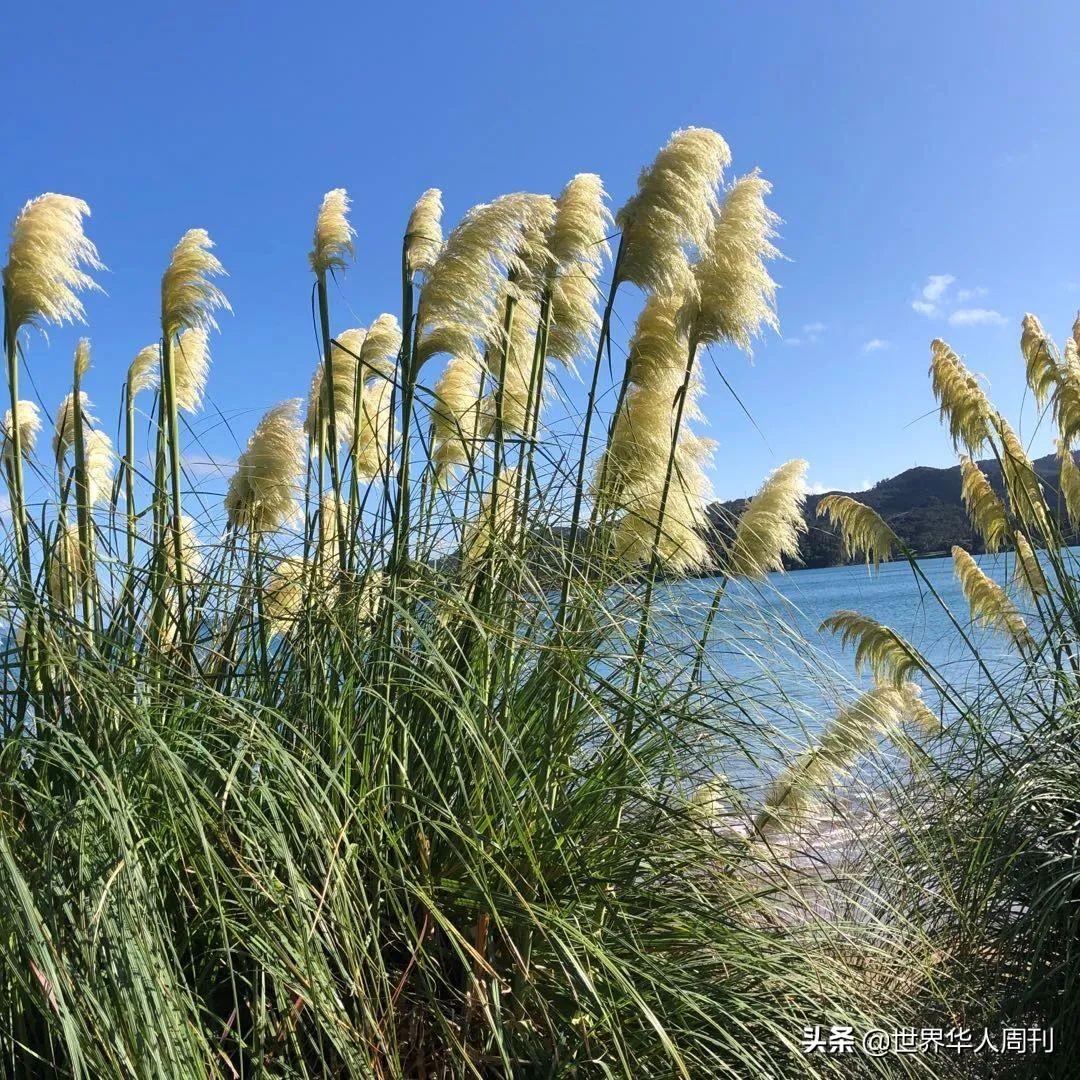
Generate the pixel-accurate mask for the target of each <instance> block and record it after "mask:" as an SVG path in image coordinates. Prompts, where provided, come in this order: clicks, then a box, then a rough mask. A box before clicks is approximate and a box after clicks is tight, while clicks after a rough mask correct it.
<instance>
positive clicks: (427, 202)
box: [405, 188, 443, 274]
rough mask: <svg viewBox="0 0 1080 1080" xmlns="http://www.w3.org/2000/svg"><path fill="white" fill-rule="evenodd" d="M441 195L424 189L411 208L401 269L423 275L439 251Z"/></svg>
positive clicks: (432, 190)
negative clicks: (403, 265)
mask: <svg viewBox="0 0 1080 1080" xmlns="http://www.w3.org/2000/svg"><path fill="white" fill-rule="evenodd" d="M442 212H443V205H442V192H441V191H440V190H439V189H438V188H428V189H427V191H425V192H424V194H423V195H421V196H420V198H419V199H417V200H416V205H415V206H414V207H413V210H412V213H411V214H410V215H409V224H408V225H407V226H406V228H405V268H406V270H408V272H409V273H410V274H416V273H421V272H422V273H427V272H428V271H429V270H430V269H431V268H432V266H434V265H435V260H436V259H437V258H438V257H439V252H440V251H441V250H442V242H443V239H442Z"/></svg>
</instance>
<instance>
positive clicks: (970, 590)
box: [952, 546, 1033, 649]
mask: <svg viewBox="0 0 1080 1080" xmlns="http://www.w3.org/2000/svg"><path fill="white" fill-rule="evenodd" d="M952 558H953V568H954V569H955V571H956V578H957V580H958V581H959V582H960V588H961V589H962V590H963V592H964V598H965V599H966V600H967V602H968V607H969V608H970V610H971V618H972V620H973V621H974V622H977V623H980V624H981V625H983V626H988V627H992V628H993V629H995V630H1000V631H1001V632H1003V633H1005V634H1007V635H1008V636H1009V637H1011V638H1012V639H1013V641H1014V642H1015V643H1016V644H1017V645H1018V646H1020V648H1021V649H1027V648H1030V647H1031V646H1032V644H1033V642H1032V639H1031V632H1030V631H1029V630H1028V626H1027V623H1026V622H1025V621H1024V616H1023V615H1021V614H1020V612H1019V611H1018V610H1017V609H1016V605H1015V604H1013V602H1012V601H1011V600H1010V599H1009V597H1008V595H1007V594H1006V592H1005V590H1004V589H1003V588H1002V587H1001V586H1000V585H999V584H998V583H997V582H996V581H994V580H993V579H992V578H990V577H988V576H987V575H986V574H984V573H983V571H982V570H981V569H980V568H979V564H978V563H977V562H976V561H975V560H974V559H973V558H972V557H971V555H969V554H968V553H967V552H966V551H965V550H964V549H963V548H962V547H960V546H955V547H953V549H952Z"/></svg>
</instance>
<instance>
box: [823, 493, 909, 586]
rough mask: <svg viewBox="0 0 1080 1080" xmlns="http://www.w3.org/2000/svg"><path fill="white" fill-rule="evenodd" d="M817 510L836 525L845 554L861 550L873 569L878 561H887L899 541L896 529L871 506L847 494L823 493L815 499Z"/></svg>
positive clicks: (858, 552) (856, 553)
mask: <svg viewBox="0 0 1080 1080" xmlns="http://www.w3.org/2000/svg"><path fill="white" fill-rule="evenodd" d="M817 512H818V516H819V517H825V518H827V519H828V520H829V521H831V522H832V523H833V524H834V525H837V526H839V528H840V536H841V539H842V541H843V546H844V552H845V554H846V555H848V556H854V555H858V554H860V553H862V554H863V555H864V556H865V558H866V562H867V564H868V565H869V564H870V563H873V565H874V568H875V569H877V566H878V564H879V563H882V562H888V561H889V559H890V558H891V557H892V553H893V549H894V548H896V547H898V546H899V544H900V540H899V538H898V537H897V535H896V533H894V532H893V531H892V529H890V528H889V526H888V525H886V524H885V522H884V521H883V520H882V518H881V517H880V516H879V515H878V514H877V513H876V512H875V511H874V510H871V509H870V507H869V506H866V505H864V504H863V503H861V502H859V501H858V500H857V499H853V498H851V496H850V495H826V496H825V498H823V499H822V500H821V502H819V503H818V508H817Z"/></svg>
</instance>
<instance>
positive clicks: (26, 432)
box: [3, 400, 41, 465]
mask: <svg viewBox="0 0 1080 1080" xmlns="http://www.w3.org/2000/svg"><path fill="white" fill-rule="evenodd" d="M18 411H19V448H20V450H21V452H22V456H23V457H24V458H29V457H30V455H31V454H32V453H33V452H34V446H35V445H36V443H37V437H38V432H40V431H41V410H40V409H38V407H37V405H36V404H35V403H34V402H33V401H25V400H22V401H20V402H19V404H18ZM13 435H14V427H13V425H12V421H11V410H10V409H7V410H6V411H5V412H4V451H3V452H4V460H5V461H6V462H7V463H8V464H9V465H10V464H11V461H12V455H13V452H14V446H15V443H14V441H13V439H12V436H13Z"/></svg>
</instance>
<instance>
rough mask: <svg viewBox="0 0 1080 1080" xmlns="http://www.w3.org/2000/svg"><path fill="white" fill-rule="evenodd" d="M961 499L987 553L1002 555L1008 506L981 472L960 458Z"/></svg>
mask: <svg viewBox="0 0 1080 1080" xmlns="http://www.w3.org/2000/svg"><path fill="white" fill-rule="evenodd" d="M960 497H961V499H963V501H964V506H965V507H966V508H967V512H968V517H969V518H971V522H972V524H973V525H974V526H975V529H976V531H977V532H978V534H979V535H980V536H981V537H982V540H983V544H984V545H985V547H986V550H987V551H1000V550H1001V545H1002V542H1003V541H1004V539H1005V533H1006V531H1007V529H1008V520H1007V518H1006V516H1005V504H1004V503H1003V502H1002V501H1001V500H1000V499H999V498H998V497H997V493H996V492H995V491H994V489H993V488H992V487H991V486H990V481H989V480H987V479H986V475H985V474H984V473H983V471H982V469H980V468H979V466H978V465H976V464H975V462H974V461H972V460H971V458H969V457H966V456H962V457H961V458H960Z"/></svg>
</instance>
